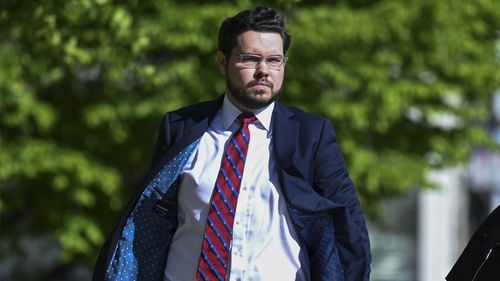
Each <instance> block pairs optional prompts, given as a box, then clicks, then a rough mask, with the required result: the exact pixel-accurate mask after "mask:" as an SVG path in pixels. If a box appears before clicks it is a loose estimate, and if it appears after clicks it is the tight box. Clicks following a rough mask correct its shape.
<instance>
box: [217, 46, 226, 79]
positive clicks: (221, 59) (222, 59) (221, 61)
mask: <svg viewBox="0 0 500 281" xmlns="http://www.w3.org/2000/svg"><path fill="white" fill-rule="evenodd" d="M217 67H218V68H219V72H220V73H221V74H222V75H224V76H226V69H227V59H226V56H225V55H224V53H222V52H221V51H217Z"/></svg>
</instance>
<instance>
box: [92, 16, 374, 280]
mask: <svg viewBox="0 0 500 281" xmlns="http://www.w3.org/2000/svg"><path fill="white" fill-rule="evenodd" d="M289 46H290V36H289V35H288V34H287V32H286V31H285V29H284V21H283V19H282V18H281V17H280V15H279V14H277V13H276V12H275V11H274V10H272V9H269V8H256V9H255V10H253V11H243V12H240V13H239V14H237V15H236V16H234V17H232V18H228V19H226V20H225V21H224V23H223V24H222V26H221V28H220V31H219V52H218V53H217V62H218V68H219V70H220V72H221V73H222V75H224V77H225V80H226V85H227V88H226V92H225V94H224V96H222V97H221V98H219V99H217V100H214V101H210V102H206V103H201V104H197V105H193V106H190V107H186V108H182V109H179V110H176V111H173V112H170V113H167V114H166V115H165V116H164V119H163V121H162V124H161V127H160V133H159V136H158V141H157V147H156V150H155V154H154V157H153V164H152V169H151V170H152V171H151V173H150V175H149V177H148V181H147V184H146V186H145V187H143V188H142V189H141V190H139V191H138V193H137V194H136V195H135V196H134V197H133V199H132V200H131V202H130V203H129V205H128V207H127V209H126V210H125V213H124V215H123V217H122V219H121V220H120V222H119V224H118V226H117V227H116V229H115V230H114V232H113V234H112V235H111V236H110V237H109V238H108V240H107V242H106V244H105V246H104V247H103V250H102V251H101V254H100V256H99V259H98V261H97V264H96V269H95V272H94V280H368V279H369V273H370V262H371V254H370V248H369V241H368V234H367V231H366V226H365V221H364V218H363V214H362V211H361V208H360V205H359V201H358V199H357V196H356V193H355V189H354V185H353V183H352V182H351V180H350V179H349V177H348V173H347V170H346V167H345V164H344V161H343V158H342V156H341V153H340V150H339V146H338V144H337V141H336V137H335V134H334V131H333V128H332V126H331V124H330V122H329V121H327V120H326V119H324V118H322V117H319V116H316V115H312V114H309V113H305V112H303V111H301V110H299V109H296V108H293V107H289V106H285V105H283V104H281V103H279V102H278V101H277V99H278V96H279V95H280V92H281V88H282V85H283V79H284V71H285V64H286V60H287V59H286V58H285V53H286V51H287V49H288V47H289ZM242 113H243V114H242ZM236 204H237V205H236ZM236 207H237V208H236Z"/></svg>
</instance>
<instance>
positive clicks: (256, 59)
mask: <svg viewBox="0 0 500 281" xmlns="http://www.w3.org/2000/svg"><path fill="white" fill-rule="evenodd" d="M259 61H260V57H259V56H241V62H243V63H245V62H259Z"/></svg>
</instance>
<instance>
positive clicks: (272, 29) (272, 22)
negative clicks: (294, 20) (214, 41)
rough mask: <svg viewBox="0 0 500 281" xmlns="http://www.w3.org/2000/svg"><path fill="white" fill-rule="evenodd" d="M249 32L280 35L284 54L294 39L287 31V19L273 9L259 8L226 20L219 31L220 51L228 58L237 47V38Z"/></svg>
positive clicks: (242, 12) (245, 11)
mask: <svg viewBox="0 0 500 281" xmlns="http://www.w3.org/2000/svg"><path fill="white" fill-rule="evenodd" d="M249 30H253V31H257V32H269V33H278V34H279V35H280V36H281V38H282V39H283V52H284V53H286V51H287V50H288V47H290V43H291V41H292V37H291V36H290V35H289V34H288V33H287V32H286V31H285V19H284V18H283V17H282V16H281V15H280V14H279V13H278V12H276V11H275V10H273V9H271V8H264V7H257V8H255V9H254V10H253V11H250V10H244V11H241V12H239V13H238V14H237V15H235V16H234V17H231V18H227V19H226V20H224V22H223V23H222V25H221V27H220V29H219V51H221V52H222V53H224V55H225V56H226V57H227V56H228V55H229V54H230V53H231V50H232V49H233V48H234V47H235V46H236V38H237V37H238V36H239V35H240V34H242V33H243V32H245V31H249Z"/></svg>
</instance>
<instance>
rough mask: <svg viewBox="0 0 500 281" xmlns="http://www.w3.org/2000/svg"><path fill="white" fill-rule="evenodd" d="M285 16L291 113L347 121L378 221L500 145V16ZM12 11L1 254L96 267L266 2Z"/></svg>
mask: <svg viewBox="0 0 500 281" xmlns="http://www.w3.org/2000/svg"><path fill="white" fill-rule="evenodd" d="M273 3H274V4H273V5H275V6H277V7H279V8H281V9H282V10H283V11H284V12H285V14H286V15H287V18H288V29H289V31H290V33H291V34H292V36H293V42H292V47H291V49H290V51H289V53H288V54H287V55H288V56H289V58H290V60H289V62H288V64H287V70H286V71H287V72H286V78H285V79H286V82H285V88H284V94H283V96H282V100H283V101H284V102H286V103H289V104H293V105H296V106H298V107H301V108H304V109H306V110H309V111H314V112H317V113H320V114H322V115H324V116H326V117H328V118H330V119H331V120H332V121H333V123H334V126H335V129H336V132H337V135H338V139H339V142H340V144H341V147H342V150H343V152H344V156H345V158H346V162H347V164H348V166H349V170H350V174H351V177H352V178H353V180H354V182H355V183H356V185H357V188H358V193H359V195H360V197H361V199H362V204H363V207H364V208H365V210H367V211H368V212H369V214H371V215H373V216H374V215H376V214H377V206H378V202H379V201H380V199H381V198H384V197H387V196H395V195H398V194H402V193H404V192H405V191H406V190H408V189H409V188H411V187H415V186H426V185H428V184H429V183H428V182H427V181H426V173H427V172H428V171H429V170H430V169H433V168H438V167H443V166H449V165H456V164H457V163H460V162H462V161H464V160H466V159H467V157H468V155H469V152H470V150H471V149H472V148H473V147H474V146H477V145H490V146H491V145H492V144H491V141H490V140H489V138H488V136H487V134H486V133H485V132H484V130H483V129H482V127H481V126H482V125H481V124H482V122H484V121H486V120H488V118H490V117H489V111H488V109H489V108H488V106H489V102H490V100H491V95H492V93H493V91H494V89H495V88H498V87H499V85H500V81H499V80H500V67H499V66H500V65H499V64H500V63H499V60H498V56H497V55H498V54H495V44H498V35H497V33H496V32H498V30H500V3H497V1H495V0H477V1H466V0H444V1H427V0H413V1H404V2H403V1H395V0H379V1H366V0H357V1H335V2H332V3H330V1H296V2H287V1H275V2H273ZM0 5H1V6H0V7H1V12H0V25H1V26H2V28H1V30H0V34H1V40H2V44H1V45H0V91H1V92H0V117H1V121H0V129H1V135H0V145H1V150H0V163H1V166H0V183H1V199H0V210H1V223H2V241H8V242H9V243H8V244H7V245H10V246H9V251H11V250H12V251H14V250H15V249H19V247H17V246H16V245H19V241H21V240H22V239H25V238H30V237H37V236H44V237H45V236H48V237H54V238H56V239H57V240H56V241H57V242H58V245H59V247H60V249H61V252H60V257H61V260H62V261H63V262H65V263H75V262H77V261H81V260H86V261H87V262H88V263H90V264H91V263H92V262H93V260H94V259H95V257H96V254H97V250H98V249H99V247H100V246H101V245H102V243H103V241H104V238H105V236H106V235H107V234H108V233H109V231H110V230H111V228H112V226H113V225H114V224H115V222H116V219H117V217H118V215H119V213H120V211H121V209H122V207H123V206H124V204H125V203H126V200H127V199H128V198H129V196H130V194H131V192H132V190H134V189H135V188H138V187H139V186H140V185H141V180H142V177H143V176H144V174H145V172H146V170H147V167H148V164H149V163H148V162H149V158H150V157H151V154H152V148H153V144H154V139H155V134H156V129H157V126H158V123H159V120H160V118H161V116H162V114H163V113H164V112H165V111H168V110H173V109H175V108H178V107H181V106H183V105H186V104H191V103H194V102H197V101H203V100H208V99H211V98H214V97H217V96H219V95H220V94H221V93H222V92H223V90H224V81H223V79H222V78H221V77H220V75H219V74H218V72H217V70H216V67H215V52H216V49H217V45H216V44H217V43H216V38H217V32H218V28H219V25H220V23H221V21H222V19H224V18H226V17H228V16H231V15H233V14H234V13H235V12H237V11H238V10H240V9H241V8H246V7H250V6H251V5H252V1H235V3H227V2H225V1H205V2H204V4H199V3H198V2H197V1H173V0H171V1H164V0H155V1H137V0H129V1H119V2H118V1H108V0H75V1H12V0H11V1H9V0H7V1H3V2H2V3H1V4H0ZM444 121H449V122H448V123H445V122H444ZM42 271H43V270H42ZM16 274H20V275H16V276H18V277H19V278H25V277H26V278H28V276H24V275H23V273H22V272H21V273H16ZM45 274H48V275H47V276H53V275H54V274H56V275H57V272H56V271H55V272H52V273H50V272H49V273H45ZM50 274H52V275H50ZM47 276H46V277H41V279H43V278H49V277H47ZM16 278H17V277H16Z"/></svg>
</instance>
